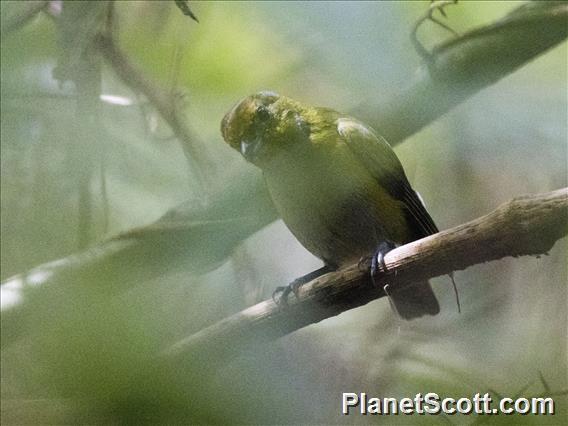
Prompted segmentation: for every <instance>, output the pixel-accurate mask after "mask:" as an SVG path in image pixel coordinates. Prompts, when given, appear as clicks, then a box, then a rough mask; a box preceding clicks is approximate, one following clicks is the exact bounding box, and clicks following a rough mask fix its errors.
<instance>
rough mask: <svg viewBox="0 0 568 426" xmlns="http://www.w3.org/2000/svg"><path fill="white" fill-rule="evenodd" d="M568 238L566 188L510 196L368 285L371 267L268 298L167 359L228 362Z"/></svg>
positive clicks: (405, 251) (407, 249) (421, 244)
mask: <svg viewBox="0 0 568 426" xmlns="http://www.w3.org/2000/svg"><path fill="white" fill-rule="evenodd" d="M567 233H568V188H564V189H559V190H556V191H553V192H548V193H545V194H539V195H532V196H525V197H520V198H516V199H513V200H512V201H509V202H508V203H505V204H503V205H501V206H500V207H498V208H497V209H496V210H494V211H493V212H491V213H489V214H487V215H485V216H482V217H480V218H478V219H475V220H472V221H471V222H468V223H465V224H463V225H459V226H456V227H454V228H451V229H448V230H446V231H442V232H439V233H438V234H435V235H432V236H429V237H426V238H423V239H421V240H418V241H414V242H412V243H410V244H406V245H405V246H402V247H399V248H397V249H395V250H393V251H391V252H389V253H388V254H387V255H386V257H385V263H386V269H387V271H386V272H385V273H382V274H381V275H380V276H379V277H377V278H376V279H375V281H376V283H377V284H378V285H377V286H376V287H375V286H373V285H372V284H371V280H370V277H369V273H368V270H369V268H368V265H352V266H350V267H348V268H346V269H343V270H340V271H338V272H332V273H329V274H326V275H324V276H322V277H320V278H317V279H315V280H313V281H311V282H310V283H307V284H306V285H304V286H302V287H300V291H299V297H298V299H297V300H291V301H290V304H289V306H288V308H286V309H282V308H279V307H278V306H277V305H276V304H275V303H274V301H272V300H267V301H264V302H262V303H259V304H257V305H255V306H252V307H250V308H248V309H246V310H244V311H242V312H239V313H237V314H235V315H233V316H231V317H229V318H226V319H224V320H222V321H220V322H218V323H216V324H214V325H212V326H210V327H207V328H205V329H203V330H201V331H199V332H198V333H196V334H194V335H192V336H190V337H188V338H186V339H185V340H182V341H180V342H178V343H176V344H175V345H173V346H171V347H170V348H169V349H168V350H167V351H166V352H165V354H166V356H169V357H193V356H206V357H207V358H208V359H210V358H211V357H215V358H218V359H222V358H225V357H227V356H230V355H231V354H236V353H238V352H239V351H241V350H243V349H244V348H247V347H249V346H250V345H251V343H260V342H266V341H270V340H273V339H276V338H279V337H281V336H284V335H286V334H289V333H291V332H293V331H295V330H298V329H299V328H302V327H305V326H307V325H310V324H314V323H317V322H319V321H322V320H324V319H326V318H329V317H332V316H335V315H338V314H340V313H341V312H344V311H346V310H348V309H353V308H356V307H358V306H362V305H365V304H367V303H369V302H370V301H372V300H375V299H377V298H380V297H384V296H385V293H384V291H383V290H382V288H383V286H384V285H385V284H386V283H388V284H389V285H390V286H391V288H392V289H393V291H395V290H396V288H397V287H400V286H404V285H405V284H407V283H410V282H414V281H420V280H426V279H429V278H433V277H437V276H440V275H445V274H449V273H451V272H453V271H458V270H462V269H465V268H467V267H469V266H472V265H476V264H479V263H484V262H489V261H492V260H497V259H501V258H503V257H507V256H513V257H517V256H524V255H537V256H538V255H541V254H546V253H547V252H548V251H549V250H550V249H551V248H552V247H553V246H554V244H555V242H556V241H557V240H559V239H561V238H562V237H564V236H565V235H566V234H567Z"/></svg>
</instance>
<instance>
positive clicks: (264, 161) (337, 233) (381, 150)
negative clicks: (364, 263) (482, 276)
mask: <svg viewBox="0 0 568 426" xmlns="http://www.w3.org/2000/svg"><path fill="white" fill-rule="evenodd" d="M221 133H222V136H223V139H224V140H225V142H226V143H227V144H228V145H229V146H230V147H231V148H233V149H235V150H236V151H238V152H240V153H241V154H242V156H243V157H244V158H245V159H246V160H247V161H248V162H250V163H252V164H254V165H255V166H257V167H259V168H260V169H261V171H262V174H263V176H264V180H265V182H266V186H267V188H268V191H269V193H270V196H271V198H272V201H273V203H274V205H275V206H276V209H277V211H278V212H279V214H280V216H281V217H282V219H283V221H284V223H285V224H286V226H287V227H288V228H289V230H290V231H291V232H292V234H293V235H294V236H295V237H296V239H297V240H298V241H299V242H300V243H301V244H302V245H303V246H304V247H305V248H306V249H307V250H308V251H310V252H311V253H312V254H314V255H315V256H316V257H318V258H319V259H321V260H322V261H323V264H324V266H323V267H322V268H320V269H318V270H316V271H314V272H312V273H310V274H307V275H305V276H304V277H301V278H299V279H297V280H295V281H294V282H293V283H292V284H290V286H288V287H286V289H285V290H284V293H283V294H282V297H284V296H285V297H287V296H288V294H289V293H290V291H294V292H296V291H297V288H298V286H299V285H301V284H303V283H305V282H307V281H310V280H311V279H314V278H316V277H317V276H320V275H322V274H324V273H327V272H330V271H334V270H337V269H340V268H342V267H345V266H347V265H350V264H353V263H356V262H357V261H359V260H360V259H361V258H365V257H367V258H368V257H369V256H372V259H373V261H372V266H371V269H372V271H371V275H372V276H373V274H374V273H375V272H376V270H377V268H378V267H381V266H382V267H384V256H385V254H386V253H387V252H388V251H390V250H392V249H393V248H395V247H397V246H400V245H404V244H406V243H409V242H411V241H414V240H417V239H420V238H423V237H426V236H428V235H432V234H435V233H437V232H438V228H437V227H436V225H435V223H434V221H433V220H432V218H431V216H430V214H429V213H428V212H427V210H426V207H425V205H424V203H423V201H422V199H421V197H420V195H419V194H418V193H417V192H416V191H414V190H413V189H412V187H411V186H410V183H409V181H408V179H407V177H406V174H405V172H404V169H403V167H402V164H401V163H400V161H399V159H398V158H397V156H396V154H395V152H394V151H393V149H392V148H391V146H390V145H389V144H388V142H387V141H386V140H385V139H384V138H383V137H382V136H381V135H380V134H379V133H378V132H376V131H375V130H373V129H372V128H371V127H370V126H368V125H366V124H364V123H363V122H361V121H359V120H357V119H355V118H353V117H350V116H349V115H347V114H342V113H340V112H337V111H335V110H333V109H330V108H324V107H313V106H310V105H306V104H304V103H302V102H299V101H296V100H294V99H291V98H288V97H286V96H281V95H279V94H278V93H276V92H272V91H262V92H259V93H256V94H253V95H250V96H247V97H245V98H243V99H242V100H240V101H239V102H237V104H235V105H234V106H233V107H232V108H231V109H230V111H229V112H227V114H226V115H225V116H224V117H223V119H222V121H221ZM385 293H387V295H388V296H389V299H390V300H391V304H392V305H393V307H394V309H395V311H396V312H397V313H398V315H399V316H400V317H401V318H403V319H406V320H411V319H415V318H420V317H423V316H425V315H436V314H438V313H439V312H440V306H439V303H438V300H437V299H436V296H435V294H434V292H433V290H432V287H431V286H430V283H429V282H428V281H419V282H413V283H411V284H409V285H407V286H404V287H401V288H397V289H393V290H391V291H388V292H387V289H385Z"/></svg>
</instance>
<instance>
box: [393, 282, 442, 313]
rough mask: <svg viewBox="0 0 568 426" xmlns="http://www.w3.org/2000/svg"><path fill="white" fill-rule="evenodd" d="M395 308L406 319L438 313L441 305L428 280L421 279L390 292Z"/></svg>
mask: <svg viewBox="0 0 568 426" xmlns="http://www.w3.org/2000/svg"><path fill="white" fill-rule="evenodd" d="M388 295H389V300H390V301H391V303H392V305H393V308H394V309H395V310H396V311H397V312H398V314H399V315H400V316H401V317H402V318H403V319H405V320H411V319H414V318H420V317H421V316H424V315H436V314H437V313H438V312H440V305H439V304H438V300H437V299H436V296H435V295H434V292H433V291H432V287H431V286H430V283H429V282H428V281H419V282H415V283H412V284H409V285H406V286H404V287H402V288H400V289H397V290H392V291H390V292H388Z"/></svg>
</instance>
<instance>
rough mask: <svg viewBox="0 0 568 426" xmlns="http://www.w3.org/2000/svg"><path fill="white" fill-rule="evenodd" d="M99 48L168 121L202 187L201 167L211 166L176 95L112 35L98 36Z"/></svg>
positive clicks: (128, 83)
mask: <svg viewBox="0 0 568 426" xmlns="http://www.w3.org/2000/svg"><path fill="white" fill-rule="evenodd" d="M99 48H100V51H101V53H102V55H103V57H104V58H105V59H106V60H107V62H108V63H109V64H110V66H111V67H112V69H113V70H114V72H115V73H116V74H117V75H118V77H119V78H120V79H121V80H122V81H123V82H124V83H125V84H126V85H127V86H129V87H131V88H132V89H133V90H135V91H137V92H140V93H143V94H144V95H145V96H146V97H147V98H148V100H149V101H150V103H151V104H152V105H153V106H154V107H155V108H156V110H157V111H158V112H159V113H160V115H161V116H162V118H163V119H164V120H165V121H166V122H167V123H168V124H169V126H170V127H171V129H172V131H173V132H174V134H175V135H176V137H177V138H178V139H179V140H180V142H181V145H182V148H183V152H184V154H185V156H186V158H187V160H188V161H189V163H190V165H191V168H192V171H193V172H194V173H195V176H196V178H197V180H198V182H197V183H198V185H199V187H200V188H202V189H205V183H206V177H207V175H206V173H205V171H204V170H206V169H208V168H209V167H210V164H211V160H210V159H209V158H208V156H207V155H206V154H205V152H204V147H203V146H198V144H196V141H197V140H198V138H197V136H196V135H195V134H194V133H193V131H192V130H191V128H190V126H189V123H188V122H187V117H185V115H184V113H183V111H182V110H181V109H180V108H179V102H177V99H176V96H175V94H174V93H171V92H170V91H166V90H164V89H162V88H161V87H159V86H158V85H157V84H156V82H154V81H152V80H151V79H149V78H148V77H146V76H145V75H144V73H143V72H142V71H141V70H140V69H139V68H138V67H137V66H136V65H135V64H134V63H132V61H131V60H130V59H129V58H128V56H127V55H126V54H125V53H124V52H123V51H122V49H120V47H119V46H118V45H117V44H116V42H115V40H114V38H113V37H112V34H110V33H109V34H104V35H102V36H101V37H100V38H99Z"/></svg>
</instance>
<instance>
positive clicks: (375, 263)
mask: <svg viewBox="0 0 568 426" xmlns="http://www.w3.org/2000/svg"><path fill="white" fill-rule="evenodd" d="M395 247H396V246H395V244H394V243H393V242H392V241H384V242H382V243H380V244H379V246H378V247H377V250H376V251H375V253H374V254H373V257H372V258H371V280H372V281H373V284H375V286H376V283H375V275H377V272H379V270H380V271H382V272H386V271H387V266H386V264H385V255H386V254H387V253H388V252H389V251H391V250H392V249H394V248H395Z"/></svg>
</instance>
